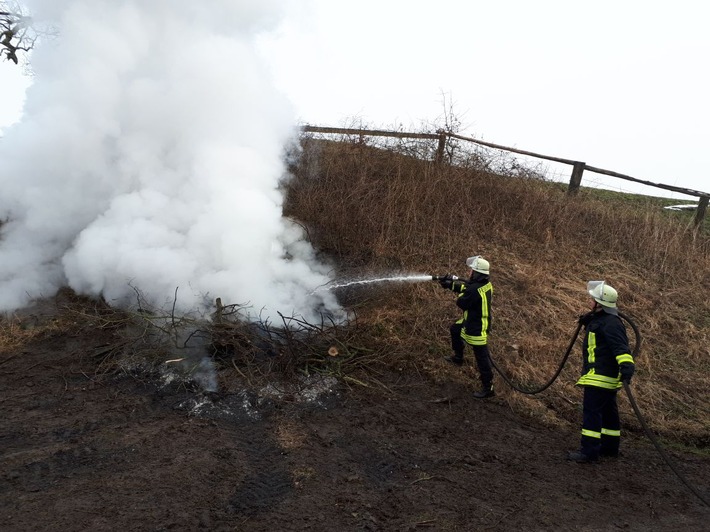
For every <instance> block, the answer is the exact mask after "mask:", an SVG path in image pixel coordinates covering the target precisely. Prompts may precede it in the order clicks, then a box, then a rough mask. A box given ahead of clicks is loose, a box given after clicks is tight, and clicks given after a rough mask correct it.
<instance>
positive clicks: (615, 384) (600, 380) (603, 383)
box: [577, 369, 621, 390]
mask: <svg viewBox="0 0 710 532" xmlns="http://www.w3.org/2000/svg"><path fill="white" fill-rule="evenodd" d="M577 384H578V385H580V386H596V387H597V388H608V389H609V390H613V389H615V388H621V383H620V382H619V379H617V378H616V377H607V376H605V375H597V374H596V373H594V370H593V369H592V370H590V371H589V373H585V374H584V375H582V376H581V377H580V379H579V380H578V381H577Z"/></svg>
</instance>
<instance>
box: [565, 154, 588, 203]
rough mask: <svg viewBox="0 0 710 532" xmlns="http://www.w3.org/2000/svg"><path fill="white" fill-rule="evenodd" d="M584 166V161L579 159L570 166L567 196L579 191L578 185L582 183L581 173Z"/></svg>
mask: <svg viewBox="0 0 710 532" xmlns="http://www.w3.org/2000/svg"><path fill="white" fill-rule="evenodd" d="M585 166H586V164H585V163H581V162H579V161H577V162H575V163H574V165H573V166H572V176H571V177H570V179H569V187H568V188H567V195H568V196H576V195H577V192H579V185H580V184H581V183H582V174H583V173H584V167H585Z"/></svg>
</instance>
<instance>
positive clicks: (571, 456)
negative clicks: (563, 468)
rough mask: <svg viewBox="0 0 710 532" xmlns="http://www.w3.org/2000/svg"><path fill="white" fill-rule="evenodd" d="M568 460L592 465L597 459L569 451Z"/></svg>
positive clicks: (580, 452)
mask: <svg viewBox="0 0 710 532" xmlns="http://www.w3.org/2000/svg"><path fill="white" fill-rule="evenodd" d="M567 460H571V461H572V462H577V463H578V464H591V463H594V462H596V461H597V458H596V457H593V456H589V455H587V454H584V453H583V452H582V451H569V452H568V453H567Z"/></svg>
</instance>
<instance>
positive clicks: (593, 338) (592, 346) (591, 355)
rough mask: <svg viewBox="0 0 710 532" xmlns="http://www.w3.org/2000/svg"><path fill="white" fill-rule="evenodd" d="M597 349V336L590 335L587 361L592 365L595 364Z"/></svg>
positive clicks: (591, 333)
mask: <svg viewBox="0 0 710 532" xmlns="http://www.w3.org/2000/svg"><path fill="white" fill-rule="evenodd" d="M596 349H597V335H596V334H595V333H593V332H590V333H589V339H588V340H587V360H589V363H590V364H594V360H595V357H594V351H595V350H596Z"/></svg>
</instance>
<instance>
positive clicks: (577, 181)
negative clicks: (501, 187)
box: [302, 126, 710, 231]
mask: <svg viewBox="0 0 710 532" xmlns="http://www.w3.org/2000/svg"><path fill="white" fill-rule="evenodd" d="M302 130H303V131H304V132H307V133H323V134H332V135H356V136H359V137H360V138H364V137H366V136H370V137H395V138H402V139H431V140H435V141H437V142H438V144H437V149H436V155H435V161H436V162H437V163H441V162H443V160H444V152H445V149H446V143H447V142H448V140H449V139H458V140H462V141H465V142H471V143H474V144H478V145H480V146H486V147H488V148H493V149H496V150H502V151H507V152H510V153H517V154H519V155H526V156H528V157H535V158H537V159H544V160H546V161H554V162H557V163H562V164H568V165H570V166H571V167H572V174H571V176H570V181H569V186H568V188H567V193H568V194H570V195H575V194H577V192H579V187H580V185H581V183H582V175H583V174H584V171H585V170H587V171H589V172H594V173H596V174H602V175H607V176H611V177H615V178H618V179H623V180H626V181H633V182H634V183H641V184H643V185H647V186H650V187H656V188H661V189H663V190H669V191H672V192H678V193H680V194H685V195H687V196H694V197H696V198H698V208H697V210H696V211H695V217H694V218H693V230H695V231H697V230H698V228H699V227H700V225H701V224H702V222H703V220H704V218H705V214H706V212H707V208H708V202H709V201H710V193H709V192H702V191H699V190H693V189H690V188H682V187H676V186H673V185H664V184H662V183H653V182H651V181H645V180H643V179H637V178H635V177H631V176H628V175H625V174H620V173H619V172H614V171H612V170H604V169H603V168H596V167H594V166H590V165H588V164H587V163H584V162H581V161H573V160H571V159H563V158H561V157H553V156H551V155H542V154H540V153H534V152H531V151H526V150H520V149H518V148H511V147H509V146H501V145H500V144H494V143H492V142H485V141H482V140H478V139H474V138H470V137H464V136H462V135H457V134H455V133H449V132H446V131H443V130H439V131H437V132H436V133H406V132H399V131H384V130H377V129H351V128H339V127H319V126H303V127H302Z"/></svg>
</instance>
